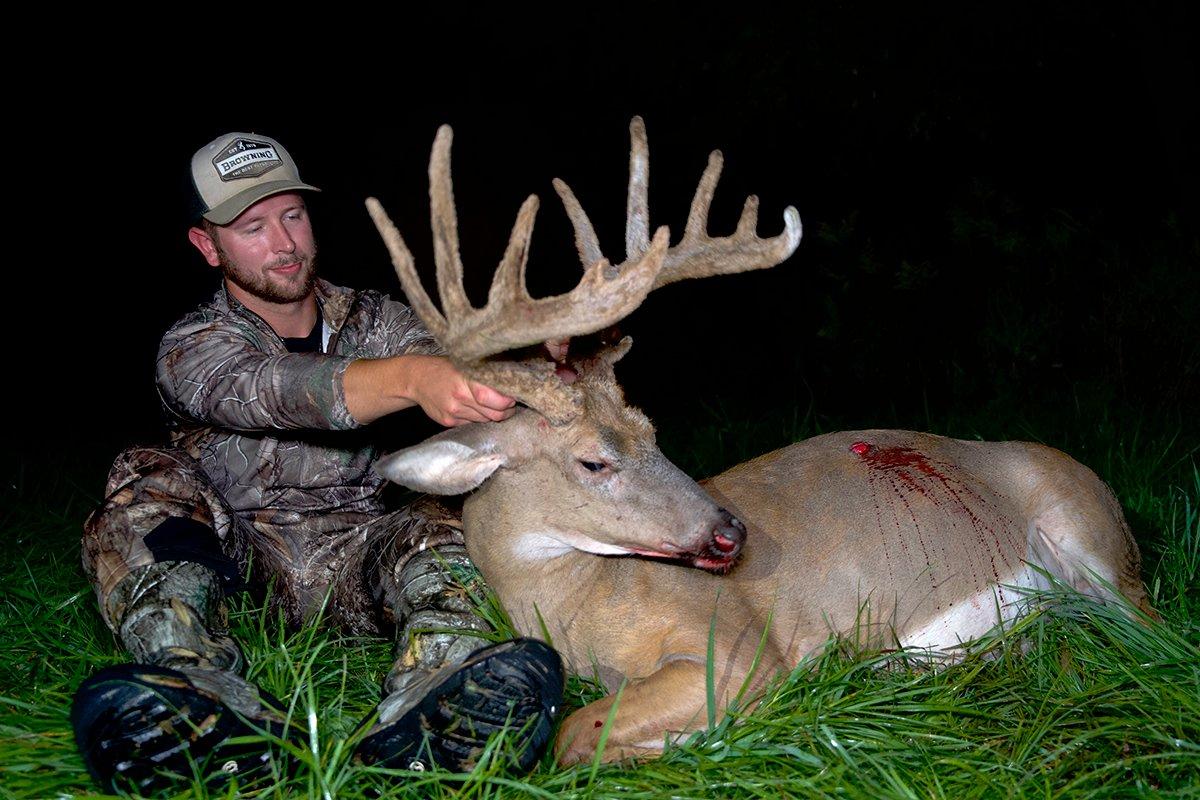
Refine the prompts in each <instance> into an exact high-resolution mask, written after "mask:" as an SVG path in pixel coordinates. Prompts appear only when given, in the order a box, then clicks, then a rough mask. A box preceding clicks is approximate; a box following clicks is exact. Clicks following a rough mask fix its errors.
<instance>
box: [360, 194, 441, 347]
mask: <svg viewBox="0 0 1200 800" xmlns="http://www.w3.org/2000/svg"><path fill="white" fill-rule="evenodd" d="M367 213H369V214H370V215H371V219H372V220H374V222H375V227H376V229H378V231H379V235H380V236H382V237H383V243H384V245H385V246H386V247H387V249H388V253H389V254H390V255H391V257H392V265H393V266H395V268H396V275H397V276H398V277H399V278H400V286H401V287H402V288H403V289H404V294H405V295H407V296H408V301H409V302H410V303H412V306H413V309H414V310H415V311H416V312H417V316H418V317H420V318H421V321H422V322H424V323H425V327H426V328H428V329H429V332H430V333H431V334H433V336H434V338H436V339H437V340H438V341H441V340H442V338H443V337H444V336H446V334H447V333H448V327H447V324H446V318H445V317H443V316H442V315H441V313H440V312H439V311H438V310H437V307H436V306H435V305H434V304H433V301H432V300H430V299H429V295H428V294H426V293H425V289H424V287H422V286H421V279H420V277H418V276H417V270H416V267H415V266H414V265H413V257H412V251H410V250H409V249H408V245H406V244H405V243H404V238H403V237H402V236H401V235H400V231H399V230H397V228H396V225H395V223H393V222H392V219H391V217H389V216H388V214H387V212H386V211H384V210H383V205H382V204H381V203H380V202H379V201H378V200H376V199H375V198H374V197H368V198H367Z"/></svg>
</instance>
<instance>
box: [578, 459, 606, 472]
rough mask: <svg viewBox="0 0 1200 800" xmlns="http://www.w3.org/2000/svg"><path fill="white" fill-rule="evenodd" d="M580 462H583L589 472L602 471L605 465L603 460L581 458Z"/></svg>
mask: <svg viewBox="0 0 1200 800" xmlns="http://www.w3.org/2000/svg"><path fill="white" fill-rule="evenodd" d="M579 463H580V464H582V465H583V468H584V469H586V470H587V471H588V472H600V471H601V470H603V469H604V466H605V465H604V462H602V461H584V460H583V459H582V458H581V459H579Z"/></svg>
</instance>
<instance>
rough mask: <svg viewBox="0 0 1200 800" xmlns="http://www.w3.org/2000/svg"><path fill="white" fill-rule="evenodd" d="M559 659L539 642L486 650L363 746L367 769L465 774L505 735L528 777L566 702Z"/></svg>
mask: <svg viewBox="0 0 1200 800" xmlns="http://www.w3.org/2000/svg"><path fill="white" fill-rule="evenodd" d="M562 693H563V667H562V659H561V658H560V657H559V655H558V653H556V652H555V651H554V650H553V649H551V648H550V647H548V646H547V645H545V644H543V643H542V642H540V641H538V640H536V639H516V640H513V641H510V642H502V643H500V644H497V645H492V646H491V647H488V648H485V649H483V650H481V651H479V652H478V653H476V654H475V655H473V656H471V658H469V659H467V660H466V661H465V662H464V663H463V664H462V666H461V667H459V668H458V669H457V670H455V671H453V672H450V673H449V674H448V675H447V677H446V679H445V680H444V681H442V682H441V683H439V684H437V685H435V686H434V687H432V688H431V689H429V691H428V692H427V693H426V695H425V696H424V697H423V698H422V699H421V700H420V702H418V703H417V704H416V705H415V706H414V707H413V708H411V709H409V711H408V712H407V713H405V714H404V715H403V716H401V717H400V718H399V719H397V720H395V721H394V722H392V723H391V724H389V725H387V726H386V727H384V728H382V729H380V730H378V731H376V732H375V733H372V734H370V735H368V736H367V737H366V738H365V739H363V740H362V742H361V743H360V744H359V746H358V751H357V758H358V760H359V761H361V762H362V763H365V764H375V765H379V766H384V767H392V768H401V769H404V768H407V769H427V768H428V767H429V766H431V764H430V762H431V761H432V762H433V763H435V764H437V765H438V766H439V767H441V768H443V769H448V770H451V771H454V772H468V771H470V770H471V769H472V768H473V767H474V766H475V764H476V762H477V761H478V759H479V756H480V754H481V753H482V752H483V749H484V747H485V746H486V745H487V743H488V740H489V738H491V736H492V735H494V734H496V733H499V732H501V731H506V732H507V733H508V737H507V740H506V744H507V749H508V751H509V753H510V756H511V760H512V764H513V766H514V767H515V768H516V769H518V770H520V771H521V772H528V771H529V770H531V769H532V768H533V767H534V765H535V764H536V763H537V762H538V760H539V759H540V758H541V756H542V753H543V752H545V749H546V746H547V745H548V744H549V742H550V733H551V729H552V727H553V718H554V713H555V712H556V711H557V710H558V708H559V706H561V705H562Z"/></svg>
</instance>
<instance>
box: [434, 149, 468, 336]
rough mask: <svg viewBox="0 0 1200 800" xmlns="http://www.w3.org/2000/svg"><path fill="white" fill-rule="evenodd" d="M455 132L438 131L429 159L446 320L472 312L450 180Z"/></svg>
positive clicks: (439, 280) (440, 290)
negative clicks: (466, 289)
mask: <svg viewBox="0 0 1200 800" xmlns="http://www.w3.org/2000/svg"><path fill="white" fill-rule="evenodd" d="M453 140H454V131H453V130H451V128H450V126H449V125H442V126H441V127H439V128H438V131H437V136H436V137H435V138H434V140H433V153H432V154H431V155H430V157H429V206H430V211H431V218H430V223H431V224H432V225H433V260H434V262H435V263H436V264H437V286H438V296H439V297H440V298H441V300H442V310H443V311H444V312H445V314H446V318H447V319H453V318H455V317H459V316H462V315H463V314H465V313H467V312H469V311H471V310H472V306H471V301H470V300H468V299H467V293H466V291H465V290H464V289H463V265H462V257H461V256H460V254H459V251H458V212H457V211H456V210H455V208H454V188H453V182H452V180H451V177H450V143H451V142H452V141H453Z"/></svg>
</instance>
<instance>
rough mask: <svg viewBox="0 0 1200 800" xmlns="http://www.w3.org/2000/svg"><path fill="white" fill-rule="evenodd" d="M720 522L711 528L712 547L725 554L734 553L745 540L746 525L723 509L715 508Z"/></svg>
mask: <svg viewBox="0 0 1200 800" xmlns="http://www.w3.org/2000/svg"><path fill="white" fill-rule="evenodd" d="M717 510H718V511H719V512H720V515H721V522H720V523H719V524H718V525H717V526H716V527H715V528H713V547H715V548H716V549H717V550H720V551H721V552H722V553H724V554H725V555H731V554H733V553H736V552H737V551H738V550H739V549H740V548H741V546H742V544H743V543H744V542H745V541H746V526H745V525H743V524H742V521H741V520H740V519H738V518H737V517H735V516H734V515H733V514H730V513H729V512H728V511H726V510H725V509H723V508H721V509H717Z"/></svg>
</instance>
